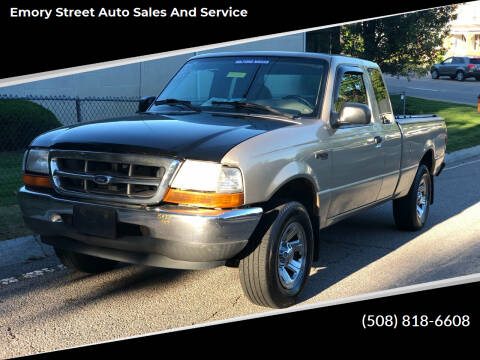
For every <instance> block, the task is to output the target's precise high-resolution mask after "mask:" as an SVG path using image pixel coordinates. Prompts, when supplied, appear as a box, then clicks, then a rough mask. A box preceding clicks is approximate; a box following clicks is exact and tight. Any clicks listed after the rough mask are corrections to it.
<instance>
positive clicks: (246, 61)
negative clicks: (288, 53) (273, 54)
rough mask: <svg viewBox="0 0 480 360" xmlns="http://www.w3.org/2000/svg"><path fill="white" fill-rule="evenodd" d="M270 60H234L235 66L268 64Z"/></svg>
mask: <svg viewBox="0 0 480 360" xmlns="http://www.w3.org/2000/svg"><path fill="white" fill-rule="evenodd" d="M269 63H270V60H265V59H239V60H235V64H269Z"/></svg>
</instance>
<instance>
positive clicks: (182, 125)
mask: <svg viewBox="0 0 480 360" xmlns="http://www.w3.org/2000/svg"><path fill="white" fill-rule="evenodd" d="M290 125H292V124H291V123H288V122H284V121H279V120H274V119H271V118H257V117H251V116H246V115H243V114H238V115H226V114H215V113H206V112H202V113H190V112H185V113H183V114H182V113H178V114H175V115H167V114H151V113H150V114H138V115H135V116H131V117H124V118H116V119H109V120H101V121H95V122H88V123H82V124H77V125H71V126H65V127H62V128H59V129H56V130H53V131H50V132H48V133H45V134H42V135H40V136H39V137H37V138H36V139H35V140H34V141H33V142H32V144H31V146H35V147H48V148H52V149H65V150H85V151H101V152H115V153H137V154H150V155H163V156H169V157H174V158H179V159H186V158H188V159H197V160H205V161H216V162H219V161H220V160H221V159H222V158H223V156H224V155H225V154H226V153H227V152H228V151H229V150H230V149H231V148H233V147H234V146H236V145H238V144H239V143H241V142H243V141H245V140H247V139H249V138H251V137H254V136H257V135H260V134H263V133H265V132H267V131H270V130H275V129H278V128H281V127H284V126H290Z"/></svg>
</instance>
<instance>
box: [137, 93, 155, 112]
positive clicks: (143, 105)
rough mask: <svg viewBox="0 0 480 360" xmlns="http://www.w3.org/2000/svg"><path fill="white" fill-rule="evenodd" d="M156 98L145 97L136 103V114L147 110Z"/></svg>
mask: <svg viewBox="0 0 480 360" xmlns="http://www.w3.org/2000/svg"><path fill="white" fill-rule="evenodd" d="M156 98H157V97H156V96H145V97H143V98H141V99H140V101H139V102H138V110H137V112H138V113H142V112H145V111H147V109H148V108H149V107H150V105H152V103H153V102H154V101H155V99H156Z"/></svg>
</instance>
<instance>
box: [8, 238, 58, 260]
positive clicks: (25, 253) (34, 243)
mask: <svg viewBox="0 0 480 360" xmlns="http://www.w3.org/2000/svg"><path fill="white" fill-rule="evenodd" d="M54 254H55V252H54V250H53V247H51V246H49V245H46V244H44V243H42V242H41V241H40V239H39V238H38V236H35V235H30V236H24V237H21V238H16V239H10V240H4V241H0V268H1V267H5V266H11V265H15V264H24V263H29V262H32V261H36V260H41V259H44V258H46V257H49V256H53V255H54Z"/></svg>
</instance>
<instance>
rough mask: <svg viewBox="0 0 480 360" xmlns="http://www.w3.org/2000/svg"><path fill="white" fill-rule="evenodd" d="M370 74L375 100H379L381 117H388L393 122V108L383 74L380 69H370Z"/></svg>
mask: <svg viewBox="0 0 480 360" xmlns="http://www.w3.org/2000/svg"><path fill="white" fill-rule="evenodd" d="M368 73H369V74H370V81H371V83H372V87H373V92H374V93H375V99H376V100H377V105H378V111H379V115H380V117H386V118H387V119H389V120H392V119H391V118H392V117H393V113H392V108H391V106H390V101H389V95H388V92H387V88H386V87H385V83H384V82H383V79H382V74H381V73H380V71H379V70H378V69H368Z"/></svg>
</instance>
